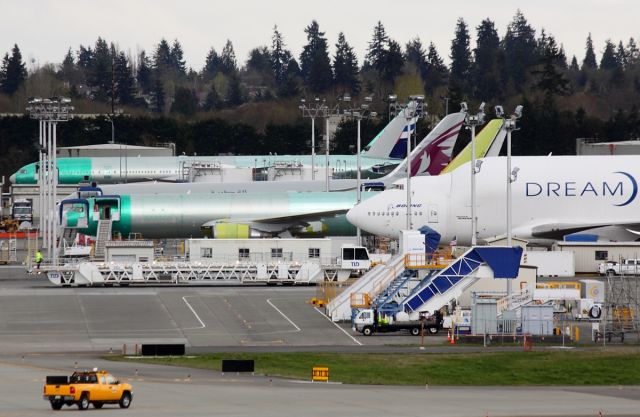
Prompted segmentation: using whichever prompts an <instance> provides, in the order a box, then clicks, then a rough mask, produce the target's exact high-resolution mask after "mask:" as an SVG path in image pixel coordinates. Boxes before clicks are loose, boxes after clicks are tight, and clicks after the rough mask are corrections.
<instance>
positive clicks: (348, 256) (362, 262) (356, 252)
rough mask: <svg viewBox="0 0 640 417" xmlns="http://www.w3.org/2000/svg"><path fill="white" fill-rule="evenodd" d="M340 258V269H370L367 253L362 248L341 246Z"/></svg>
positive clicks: (365, 249)
mask: <svg viewBox="0 0 640 417" xmlns="http://www.w3.org/2000/svg"><path fill="white" fill-rule="evenodd" d="M341 249H342V258H341V260H340V263H341V265H340V266H341V268H342V269H350V270H368V269H370V268H371V259H370V258H369V251H367V248H365V247H364V246H352V245H344V246H342V248H341Z"/></svg>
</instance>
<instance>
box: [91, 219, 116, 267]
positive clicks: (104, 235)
mask: <svg viewBox="0 0 640 417" xmlns="http://www.w3.org/2000/svg"><path fill="white" fill-rule="evenodd" d="M111 226H112V223H111V220H99V221H98V230H97V232H96V246H95V250H94V252H93V256H94V258H96V259H104V252H105V251H104V248H105V243H106V242H107V241H109V240H111Z"/></svg>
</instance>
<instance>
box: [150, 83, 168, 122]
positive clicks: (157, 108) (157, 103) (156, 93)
mask: <svg viewBox="0 0 640 417" xmlns="http://www.w3.org/2000/svg"><path fill="white" fill-rule="evenodd" d="M152 95H153V97H152V100H151V102H152V108H153V111H154V112H156V113H160V114H162V113H163V112H164V101H165V95H164V85H163V84H162V80H161V79H160V77H156V79H155V81H154V84H153V91H152Z"/></svg>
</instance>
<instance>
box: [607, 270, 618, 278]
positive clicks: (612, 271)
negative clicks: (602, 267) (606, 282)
mask: <svg viewBox="0 0 640 417" xmlns="http://www.w3.org/2000/svg"><path fill="white" fill-rule="evenodd" d="M615 274H616V271H614V270H613V269H609V270H607V276H608V277H612V276H614V275H615Z"/></svg>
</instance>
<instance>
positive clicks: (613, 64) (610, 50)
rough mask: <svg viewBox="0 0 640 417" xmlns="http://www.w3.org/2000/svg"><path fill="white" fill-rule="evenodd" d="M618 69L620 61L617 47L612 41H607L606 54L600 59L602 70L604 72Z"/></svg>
mask: <svg viewBox="0 0 640 417" xmlns="http://www.w3.org/2000/svg"><path fill="white" fill-rule="evenodd" d="M617 67H618V61H617V60H616V52H615V46H613V43H612V42H611V40H609V39H607V41H606V42H605V46H604V52H603V53H602V58H601V59H600V68H602V69H604V70H613V69H616V68H617Z"/></svg>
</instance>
